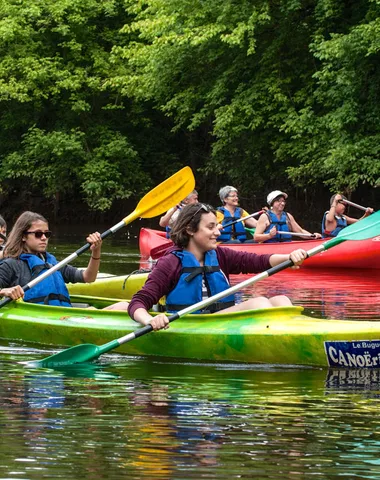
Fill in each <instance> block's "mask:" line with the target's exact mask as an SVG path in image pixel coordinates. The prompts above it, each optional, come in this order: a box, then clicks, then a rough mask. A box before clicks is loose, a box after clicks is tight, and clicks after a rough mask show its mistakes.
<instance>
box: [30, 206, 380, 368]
mask: <svg viewBox="0 0 380 480" xmlns="http://www.w3.org/2000/svg"><path fill="white" fill-rule="evenodd" d="M377 235H380V212H376V213H374V214H373V215H371V216H369V217H366V218H365V219H363V220H360V222H357V223H354V224H352V225H350V226H348V227H346V228H344V229H343V230H342V231H340V232H339V234H338V236H337V237H334V238H332V239H331V240H328V241H327V242H324V243H322V244H320V245H318V246H316V247H314V248H313V249H311V250H309V251H308V252H306V253H307V256H308V257H311V256H313V255H316V254H317V253H320V252H322V251H323V250H327V249H329V248H332V247H334V246H336V245H339V244H340V243H342V242H344V241H346V240H365V239H368V238H371V237H375V236H377ZM292 265H293V262H292V261H291V260H286V261H285V262H282V263H280V264H279V265H276V266H275V267H272V268H270V269H269V270H267V271H265V272H262V273H260V274H259V275H256V276H254V277H251V278H248V279H247V280H245V281H244V282H241V283H239V284H237V285H235V286H233V287H230V288H229V289H227V290H225V291H223V292H220V293H218V294H217V295H214V296H212V297H210V298H208V299H205V300H202V301H201V302H198V303H197V304H195V305H192V306H190V307H187V308H185V309H183V310H181V311H179V312H177V313H176V314H174V315H171V316H170V317H169V322H173V321H174V320H177V319H178V318H180V317H182V316H183V315H186V314H188V313H192V312H194V311H196V310H201V309H202V308H204V307H206V306H208V305H210V304H212V303H214V302H216V301H218V300H220V299H221V298H223V297H225V296H226V295H231V294H233V293H235V292H237V291H238V290H240V289H242V288H244V287H246V286H248V285H252V284H253V283H256V282H258V281H260V280H263V279H265V278H267V277H269V276H271V275H274V274H275V273H277V272H280V271H281V270H284V269H286V268H288V267H290V266H292ZM152 330H153V328H152V326H151V325H150V324H149V325H146V326H145V327H143V328H141V329H139V330H137V331H135V332H133V333H130V334H128V335H125V336H124V337H121V338H119V339H116V340H112V341H110V342H108V343H106V344H104V345H100V346H97V345H92V344H83V345H77V346H75V347H71V348H69V349H66V350H63V351H61V352H59V353H56V354H54V355H51V356H50V357H48V358H45V359H43V360H39V361H35V362H31V363H32V364H33V366H38V367H55V366H62V365H71V364H73V363H83V362H88V361H91V360H95V359H96V358H98V357H99V356H100V355H102V354H103V353H106V352H109V351H110V350H112V349H114V348H117V347H119V346H120V345H122V344H124V343H127V342H129V341H131V340H133V339H135V338H138V337H141V336H143V335H145V334H147V333H149V332H151V331H152ZM28 363H30V362H28Z"/></svg>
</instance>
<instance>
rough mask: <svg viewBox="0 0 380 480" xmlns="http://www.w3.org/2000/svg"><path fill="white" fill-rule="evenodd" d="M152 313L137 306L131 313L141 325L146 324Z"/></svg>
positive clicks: (150, 319) (149, 320)
mask: <svg viewBox="0 0 380 480" xmlns="http://www.w3.org/2000/svg"><path fill="white" fill-rule="evenodd" d="M152 318H153V317H152V315H150V313H149V312H148V311H147V310H145V308H137V309H136V310H135V312H134V314H133V320H135V322H138V323H141V325H148V324H149V323H150V322H151V321H152Z"/></svg>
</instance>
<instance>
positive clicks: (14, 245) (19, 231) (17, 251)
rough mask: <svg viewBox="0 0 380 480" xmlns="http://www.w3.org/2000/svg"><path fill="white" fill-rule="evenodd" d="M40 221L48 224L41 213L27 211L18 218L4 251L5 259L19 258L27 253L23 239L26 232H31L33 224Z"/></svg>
mask: <svg viewBox="0 0 380 480" xmlns="http://www.w3.org/2000/svg"><path fill="white" fill-rule="evenodd" d="M38 221H41V222H45V223H48V221H47V220H46V218H45V217H43V216H42V215H40V214H39V213H34V212H28V211H27V212H24V213H22V214H21V215H20V216H19V217H18V219H17V220H16V222H15V224H14V225H13V228H12V230H11V231H10V233H9V236H8V239H7V244H6V246H5V249H4V258H6V257H11V258H18V257H19V256H20V255H21V254H22V253H26V250H25V242H24V241H23V239H22V238H23V236H24V232H26V231H27V230H29V228H30V227H31V226H32V223H33V222H38Z"/></svg>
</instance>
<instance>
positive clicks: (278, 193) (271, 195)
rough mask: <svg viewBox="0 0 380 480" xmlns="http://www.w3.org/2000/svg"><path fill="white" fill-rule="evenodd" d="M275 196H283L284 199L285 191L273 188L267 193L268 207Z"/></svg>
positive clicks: (285, 196)
mask: <svg viewBox="0 0 380 480" xmlns="http://www.w3.org/2000/svg"><path fill="white" fill-rule="evenodd" d="M277 197H284V198H285V199H286V198H288V195H287V194H286V193H285V192H281V191H280V190H273V192H270V193H268V196H267V203H268V205H269V206H270V207H271V206H272V203H273V201H274V200H275V199H276V198H277Z"/></svg>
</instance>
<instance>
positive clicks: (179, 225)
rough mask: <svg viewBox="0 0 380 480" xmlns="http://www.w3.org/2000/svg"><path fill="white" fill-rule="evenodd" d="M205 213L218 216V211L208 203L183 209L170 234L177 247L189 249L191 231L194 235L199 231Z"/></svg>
mask: <svg viewBox="0 0 380 480" xmlns="http://www.w3.org/2000/svg"><path fill="white" fill-rule="evenodd" d="M203 213H213V214H214V215H216V210H215V208H214V207H212V206H211V205H208V204H206V203H192V204H190V205H186V206H185V207H183V208H182V210H181V211H180V212H179V215H178V217H177V218H176V220H175V222H174V224H173V226H172V230H171V232H170V238H171V239H172V240H173V242H174V243H175V245H177V247H181V248H185V247H187V245H188V244H189V240H190V234H189V231H190V232H193V233H195V232H197V231H198V228H199V222H200V221H201V218H202V214H203Z"/></svg>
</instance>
